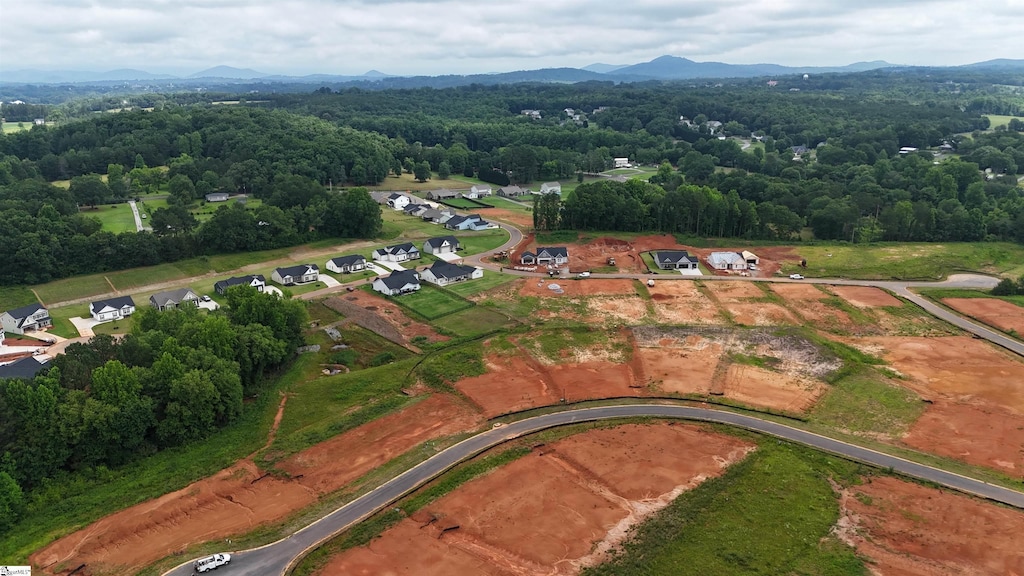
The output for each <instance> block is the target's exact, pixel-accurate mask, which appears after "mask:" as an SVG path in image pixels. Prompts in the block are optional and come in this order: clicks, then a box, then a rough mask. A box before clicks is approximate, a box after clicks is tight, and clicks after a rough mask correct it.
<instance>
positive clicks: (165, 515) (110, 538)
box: [30, 396, 479, 574]
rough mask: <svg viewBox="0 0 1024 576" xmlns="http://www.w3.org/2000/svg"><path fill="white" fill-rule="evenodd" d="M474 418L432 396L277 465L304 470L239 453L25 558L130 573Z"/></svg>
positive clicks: (240, 528) (311, 496)
mask: <svg viewBox="0 0 1024 576" xmlns="http://www.w3.org/2000/svg"><path fill="white" fill-rule="evenodd" d="M478 423H479V417H478V416H477V415H476V414H475V413H473V412H472V411H470V410H469V409H468V408H466V407H465V406H463V405H461V404H459V403H458V402H457V401H455V400H452V399H451V398H449V397H444V396H433V397H431V398H428V399H426V400H424V401H422V402H420V403H418V404H415V405H414V406H412V407H411V408H409V409H408V410H404V411H401V412H398V413H396V414H394V415H391V416H388V417H385V418H382V419H380V420H376V421H374V422H371V423H369V424H366V425H364V426H360V427H358V428H356V429H354V430H351V431H349V432H346V433H345V434H342V435H340V436H338V437H336V438H334V439H332V440H330V441H328V442H324V443H322V444H318V445H317V446H314V447H312V448H310V449H308V450H306V451H304V452H300V453H299V454H297V455H295V456H294V457H292V458H291V459H290V460H288V461H286V462H285V464H284V466H283V467H284V468H286V469H287V471H289V472H290V473H292V474H294V475H299V474H303V477H302V478H299V479H287V478H279V477H276V476H266V475H265V471H263V470H260V469H259V468H258V467H257V466H256V465H255V464H254V463H253V461H252V460H251V459H245V460H242V461H240V462H238V463H237V464H235V465H233V466H231V467H230V468H227V469H225V470H222V471H220V472H218V473H217V474H215V475H213V476H211V477H209V478H204V479H203V480H199V481H198V482H194V483H192V484H190V485H188V486H187V487H185V488H182V489H181V490H178V491H175V492H172V493H170V494H166V495H164V496H161V497H160V498H157V499H155V500H150V501H148V502H144V503H142V504H138V505H135V506H132V507H130V508H126V509H125V510H122V511H120V512H117V513H115V514H112V515H110V516H107V517H105V518H103V519H101V520H98V521H96V522H94V523H92V524H91V525H89V526H87V527H86V528H83V529H81V530H79V531H77V532H75V533H73V534H70V535H68V536H65V537H63V538H61V539H60V540H57V541H56V542H54V543H53V544H51V545H49V546H47V547H46V548H44V549H42V550H40V551H39V552H36V553H35V554H33V555H32V556H31V558H30V560H31V562H32V563H33V565H35V566H37V567H40V568H42V573H44V574H55V573H58V572H59V571H60V570H61V569H66V568H73V567H75V566H78V565H79V564H82V563H85V564H87V565H88V566H89V570H90V571H91V572H93V573H121V574H124V573H135V572H136V571H138V570H139V569H141V568H142V567H144V566H146V565H148V564H151V563H153V562H155V561H157V560H159V559H161V558H163V557H165V556H168V555H171V554H175V553H180V552H184V551H185V550H186V549H187V548H188V547H189V546H192V545H195V544H198V543H201V542H207V541H213V540H222V539H225V538H230V537H232V536H235V535H238V534H243V533H245V532H248V531H250V530H252V529H253V528H256V527H258V526H261V525H266V524H271V523H274V522H279V521H281V520H283V519H285V518H287V517H288V516H289V515H291V514H292V513H294V512H295V511H297V510H300V509H302V508H305V507H306V506H309V505H310V504H313V503H314V502H316V501H317V500H318V499H319V498H320V497H321V496H322V495H323V494H325V493H328V492H331V491H333V490H335V489H337V488H340V487H342V486H344V485H345V484H347V483H349V482H351V481H352V480H355V479H356V478H358V477H360V476H362V475H363V474H365V473H366V472H368V471H370V470H372V469H373V468H375V467H377V466H379V465H380V464H382V463H384V462H386V461H387V460H389V459H391V458H393V457H395V456H397V455H399V454H401V453H402V452H404V451H407V450H409V449H411V448H412V447H414V446H416V445H418V444H420V443H422V442H424V441H426V440H429V439H431V438H437V437H439V436H443V435H447V434H454V433H456V432H462V431H465V430H468V429H471V428H473V427H475V426H476V425H477V424H478ZM273 432H274V431H272V434H273Z"/></svg>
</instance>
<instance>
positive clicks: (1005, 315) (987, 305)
mask: <svg viewBox="0 0 1024 576" xmlns="http://www.w3.org/2000/svg"><path fill="white" fill-rule="evenodd" d="M942 303H943V304H945V305H946V306H949V307H950V308H952V309H954V310H956V311H958V312H963V313H964V314H967V315H968V316H970V317H972V318H977V319H978V320H981V321H982V322H984V323H985V324H988V325H989V326H995V327H996V328H999V329H1000V330H1002V331H1004V332H1009V331H1010V330H1016V331H1017V333H1018V334H1024V307H1021V306H1017V305H1016V304H1014V303H1013V302H1007V301H1006V300H997V299H995V298H944V299H943V300H942Z"/></svg>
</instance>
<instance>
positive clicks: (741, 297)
mask: <svg viewBox="0 0 1024 576" xmlns="http://www.w3.org/2000/svg"><path fill="white" fill-rule="evenodd" d="M705 287H706V288H707V289H708V290H709V291H710V292H711V294H712V297H713V298H714V299H715V300H717V301H718V303H719V305H720V306H721V307H722V308H725V309H726V310H728V311H729V313H730V314H731V315H732V318H733V320H734V321H735V322H736V323H737V324H742V325H744V326H779V325H798V324H801V322H800V320H799V319H797V317H796V316H794V315H793V313H792V312H790V311H789V310H786V309H785V308H783V307H782V306H779V305H778V304H775V303H774V302H766V301H764V300H765V299H766V298H767V294H765V292H764V291H763V290H761V288H759V287H758V286H757V285H755V284H754V283H753V282H729V281H724V282H706V283H705Z"/></svg>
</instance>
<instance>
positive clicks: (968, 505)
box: [836, 477, 1024, 576]
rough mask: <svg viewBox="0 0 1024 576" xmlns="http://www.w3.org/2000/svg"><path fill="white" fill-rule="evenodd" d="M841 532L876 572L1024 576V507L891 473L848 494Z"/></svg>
mask: <svg viewBox="0 0 1024 576" xmlns="http://www.w3.org/2000/svg"><path fill="white" fill-rule="evenodd" d="M840 502H841V510H842V512H841V513H842V515H841V516H840V519H839V522H838V524H837V529H836V533H837V534H838V536H839V537H840V538H842V539H843V541H845V542H846V543H848V544H850V545H851V546H854V547H856V549H857V552H858V553H859V554H862V555H864V556H866V557H867V558H868V559H869V560H870V564H868V566H869V570H871V573H872V574H885V575H890V574H893V575H908V576H910V575H920V576H946V575H954V574H962V575H968V574H972V575H973V574H1001V575H1007V576H1010V575H1015V574H1024V546H1021V534H1024V512H1021V511H1020V510H1016V509H1012V508H1004V507H1000V506H996V505H993V504H988V503H986V502H984V501H982V500H975V499H973V498H970V497H968V496H963V495H960V494H956V493H953V492H946V491H942V490H938V489H935V488H926V487H924V486H921V485H919V484H913V483H911V482H905V481H902V480H897V479H895V478H891V477H879V478H872V479H871V480H870V481H869V482H868V483H866V484H862V485H860V486H854V487H852V488H850V489H848V490H846V491H844V492H843V494H842V497H841V500H840Z"/></svg>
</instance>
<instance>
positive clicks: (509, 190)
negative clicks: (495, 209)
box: [498, 185, 530, 198]
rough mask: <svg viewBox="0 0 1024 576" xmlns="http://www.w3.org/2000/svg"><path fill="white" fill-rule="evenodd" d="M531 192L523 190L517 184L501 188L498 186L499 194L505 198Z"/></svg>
mask: <svg viewBox="0 0 1024 576" xmlns="http://www.w3.org/2000/svg"><path fill="white" fill-rule="evenodd" d="M529 193H530V191H529V190H523V189H522V188H520V187H519V186H515V185H513V186H502V187H501V188H498V196H503V197H505V198H518V197H519V196H525V195H527V194H529Z"/></svg>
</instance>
